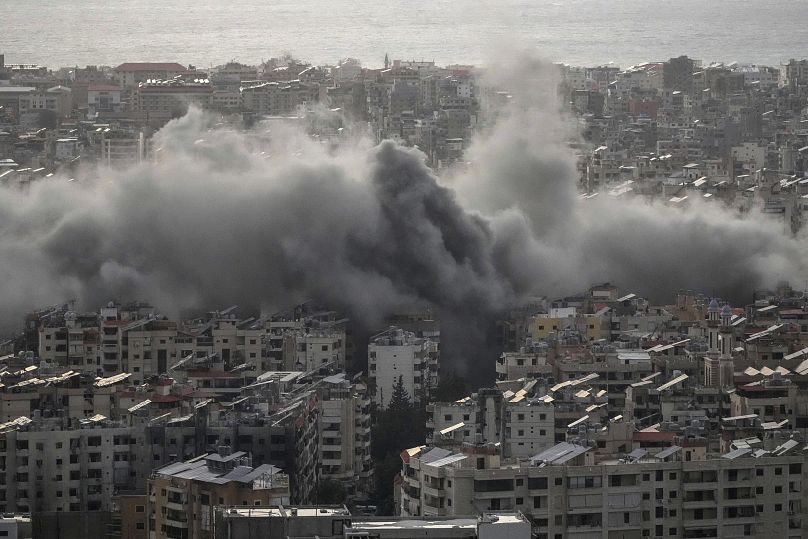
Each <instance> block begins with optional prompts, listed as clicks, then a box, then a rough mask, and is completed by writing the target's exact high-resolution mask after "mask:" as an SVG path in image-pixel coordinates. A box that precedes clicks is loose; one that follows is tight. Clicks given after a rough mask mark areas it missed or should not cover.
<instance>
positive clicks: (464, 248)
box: [0, 57, 807, 370]
mask: <svg viewBox="0 0 808 539" xmlns="http://www.w3.org/2000/svg"><path fill="white" fill-rule="evenodd" d="M517 67H518V69H516V68H517ZM487 73H488V75H487V76H488V77H489V78H488V79H487V80H489V81H496V82H497V84H498V85H500V86H504V87H505V88H506V89H507V90H508V91H509V92H510V93H511V99H510V100H508V104H507V105H506V107H505V108H504V109H503V110H501V111H500V114H499V116H498V119H497V120H496V122H492V124H491V125H489V126H488V127H487V128H486V129H484V130H483V133H482V135H480V137H479V139H478V140H477V141H476V142H475V144H474V145H473V147H472V148H471V150H470V152H469V160H470V163H469V165H468V166H467V167H466V169H465V170H463V171H460V172H456V173H454V174H452V175H451V176H450V177H447V178H446V179H444V180H439V179H438V178H437V177H436V176H435V175H434V174H433V173H432V172H431V171H430V169H429V168H427V167H426V166H425V164H424V162H423V156H422V154H421V153H420V152H419V151H418V150H415V149H407V148H403V147H400V146H397V145H395V144H394V143H392V142H384V143H382V144H380V145H378V146H375V147H374V146H372V145H370V144H368V143H367V142H366V141H357V142H355V143H353V144H350V145H345V146H344V147H341V148H340V149H338V150H336V151H327V150H326V149H324V148H323V147H322V146H321V145H317V144H314V143H313V142H311V141H309V140H307V139H306V137H304V136H302V135H299V134H292V133H285V134H283V135H279V134H278V133H277V132H276V133H274V135H273V136H272V138H271V141H272V142H271V144H270V146H269V147H263V146H261V145H260V144H259V143H258V142H257V138H258V137H257V136H256V134H255V133H237V132H234V131H230V130H226V129H218V130H212V129H211V127H210V118H208V117H206V116H205V115H204V114H203V113H201V112H200V111H197V110H191V111H190V112H189V114H188V115H187V116H185V117H183V118H181V119H178V120H175V121H173V122H171V123H169V124H168V125H167V126H166V127H165V128H164V129H163V130H162V131H161V132H160V133H158V135H157V137H156V142H155V146H156V147H159V148H160V151H159V152H158V155H159V156H160V157H159V159H158V161H157V162H156V163H149V164H144V165H141V166H137V167H133V168H130V169H128V170H124V171H111V170H104V169H98V170H96V171H94V172H93V173H92V174H88V175H87V177H85V178H83V179H81V178H80V179H79V180H78V181H73V182H68V181H67V180H66V179H65V178H59V177H54V178H51V179H48V180H43V181H40V182H37V183H34V184H32V185H31V186H30V188H29V189H28V190H27V191H25V192H23V191H21V190H19V189H17V188H0V230H1V231H2V232H1V233H0V275H2V276H3V279H4V283H3V293H2V317H1V318H2V319H3V322H4V325H5V326H6V327H8V324H9V323H10V321H12V320H19V317H20V316H21V315H22V313H23V312H25V311H26V310H28V309H31V308H33V307H37V306H42V305H47V304H53V303H56V302H59V301H64V300H66V299H69V298H77V299H78V300H79V304H80V307H82V308H86V309H94V308H96V307H97V306H98V305H99V304H102V303H105V302H106V301H108V300H109V299H110V298H119V299H121V300H131V299H143V300H147V301H150V302H152V303H153V304H155V305H156V306H158V307H159V308H160V309H162V312H164V313H166V314H170V315H176V314H178V313H179V312H184V311H187V310H189V309H209V308H217V307H221V306H225V305H230V304H233V303H239V304H242V305H255V306H258V305H260V306H262V307H264V308H265V309H268V310H271V309H273V308H277V309H280V308H283V307H286V306H288V305H290V304H293V303H295V302H298V301H302V300H305V299H317V300H321V301H324V302H326V303H328V304H330V305H333V306H335V307H339V308H342V309H345V310H346V311H347V312H348V313H349V314H350V315H351V316H352V317H353V318H354V319H357V320H359V321H360V322H362V323H364V324H365V325H366V326H368V327H373V326H376V325H378V324H380V323H381V320H382V318H383V317H384V316H385V315H387V314H390V313H392V312H394V311H395V310H396V309H399V308H403V307H409V306H412V305H424V304H430V305H432V306H433V307H434V308H436V309H437V310H438V312H440V313H441V316H443V317H444V318H446V319H447V328H451V329H447V337H448V339H449V340H450V341H453V342H455V344H460V343H462V342H467V343H475V342H479V341H474V340H469V339H468V337H470V335H462V333H463V331H467V332H468V333H472V332H476V331H477V330H480V329H481V328H482V329H485V327H486V323H485V322H484V321H487V320H490V317H492V316H495V315H496V314H497V313H498V312H499V311H501V310H502V309H505V308H507V307H509V306H512V305H515V304H517V303H518V302H519V301H520V299H522V298H525V297H527V296H529V295H533V294H548V295H551V296H557V295H561V294H565V293H570V292H575V291H579V290H581V289H584V288H585V287H587V286H588V285H590V284H591V283H592V282H596V281H603V280H611V281H613V282H616V283H618V284H620V285H622V286H623V287H625V288H630V289H632V290H634V291H636V292H639V293H644V294H649V295H651V296H652V297H653V296H655V295H657V297H658V295H659V293H661V295H662V296H663V297H664V296H667V295H668V294H670V293H672V291H673V290H675V289H677V288H682V287H685V288H687V287H689V288H696V289H700V290H704V291H706V292H711V293H715V294H718V295H721V296H723V297H728V298H734V299H737V300H741V299H743V298H745V297H746V296H748V293H749V292H751V290H752V289H753V288H754V287H755V286H759V285H763V284H773V283H775V282H777V281H778V280H780V279H792V280H795V282H796V281H797V280H801V278H802V276H803V275H805V269H806V266H807V264H806V249H805V246H806V243H805V242H804V240H803V239H802V238H792V237H788V236H786V235H784V234H783V232H782V224H776V223H774V222H769V221H765V220H764V219H763V217H762V216H758V215H754V218H749V219H741V218H739V217H738V216H736V215H733V214H731V213H729V212H727V211H723V210H721V209H720V208H718V207H717V206H716V205H711V206H709V207H706V206H702V205H699V204H695V205H691V206H690V208H688V209H687V210H686V211H682V210H678V209H672V208H668V207H664V206H661V205H656V204H646V203H643V202H639V201H634V202H626V201H613V200H608V197H606V196H604V195H602V196H599V197H596V198H593V199H589V200H586V201H581V200H580V199H579V198H578V196H577V191H576V181H577V172H576V170H575V160H574V156H573V154H572V153H571V151H570V150H569V149H568V146H567V145H566V144H565V142H566V141H567V140H569V139H571V138H574V137H575V128H574V121H572V120H571V119H570V118H568V117H565V116H564V114H563V113H562V112H561V111H560V105H559V103H558V102H557V100H556V98H555V88H556V85H557V79H556V78H555V77H556V70H555V69H554V68H553V67H552V66H549V65H548V64H546V63H543V62H540V61H537V60H534V59H532V58H525V57H521V58H517V59H515V60H514V62H513V65H511V66H504V65H497V66H494V67H492V68H491V69H489V70H488V72H487ZM260 150H263V151H260ZM481 321H482V322H481ZM446 347H451V343H446ZM471 353H472V351H470V350H469V349H463V352H462V354H471ZM455 368H457V369H458V370H464V369H463V367H462V365H461V364H460V363H457V364H455Z"/></svg>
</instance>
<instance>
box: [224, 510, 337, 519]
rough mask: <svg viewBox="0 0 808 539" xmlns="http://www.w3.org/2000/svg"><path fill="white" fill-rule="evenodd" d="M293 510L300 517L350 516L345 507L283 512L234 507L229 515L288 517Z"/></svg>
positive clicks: (228, 512)
mask: <svg viewBox="0 0 808 539" xmlns="http://www.w3.org/2000/svg"><path fill="white" fill-rule="evenodd" d="M293 510H297V516H298V517H330V516H349V513H348V512H347V510H346V509H345V508H343V507H284V508H283V511H281V509H280V508H279V507H232V508H228V509H227V515H228V516H230V517H236V516H238V517H248V518H269V517H283V516H287V517H288V516H291V515H292V511H293Z"/></svg>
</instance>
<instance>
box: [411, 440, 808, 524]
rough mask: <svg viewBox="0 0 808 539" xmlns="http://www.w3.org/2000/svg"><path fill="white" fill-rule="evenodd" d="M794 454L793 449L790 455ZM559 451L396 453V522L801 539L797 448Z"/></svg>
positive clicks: (801, 470)
mask: <svg viewBox="0 0 808 539" xmlns="http://www.w3.org/2000/svg"><path fill="white" fill-rule="evenodd" d="M799 447H801V446H799ZM593 453H594V452H593V451H592V449H591V448H590V447H586V446H579V445H576V444H570V443H566V442H564V443H561V444H558V445H556V446H554V447H552V448H550V449H548V450H546V451H544V452H542V453H539V454H537V455H535V456H534V457H532V458H531V459H528V460H524V461H519V462H510V463H506V462H504V461H502V460H501V457H500V455H499V448H498V447H496V446H494V445H488V446H466V447H464V448H463V451H462V452H454V453H453V452H449V451H446V450H443V449H440V448H432V449H427V448H414V449H411V450H408V451H406V452H404V453H403V454H402V459H403V469H402V482H401V486H400V490H401V492H400V498H401V504H400V508H399V509H400V511H401V514H402V515H436V516H448V515H462V514H475V513H481V512H485V511H512V510H517V511H522V512H523V513H524V514H525V515H526V516H528V517H529V518H530V519H531V521H532V522H533V525H534V528H533V531H534V534H535V535H534V536H535V537H541V538H548V537H552V538H562V537H563V538H565V539H567V538H571V539H596V538H597V539H602V538H605V537H608V538H638V539H639V538H642V537H657V538H667V537H686V538H695V537H722V538H729V537H761V538H763V537H788V538H797V537H805V534H806V532H805V531H804V528H803V522H802V520H803V507H802V506H803V504H804V503H805V500H803V498H804V496H805V494H804V492H803V490H802V481H803V479H804V476H805V474H806V471H805V466H804V464H803V463H804V456H803V454H802V453H801V450H800V449H799V448H798V444H796V443H789V442H785V443H783V444H781V445H780V446H778V447H773V448H772V449H771V452H764V453H757V452H754V453H753V451H752V450H751V449H738V450H733V451H732V452H730V453H727V454H725V455H723V456H721V457H714V458H709V459H706V460H702V461H690V462H687V461H682V460H681V453H682V452H681V448H678V447H676V446H673V447H670V448H667V449H663V450H661V451H656V452H655V453H654V454H653V455H651V454H650V453H649V452H648V451H646V450H639V451H632V452H631V454H628V455H625V456H623V457H622V458H619V459H618V458H615V459H613V460H596V459H595V455H594V454H593Z"/></svg>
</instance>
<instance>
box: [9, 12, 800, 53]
mask: <svg viewBox="0 0 808 539" xmlns="http://www.w3.org/2000/svg"><path fill="white" fill-rule="evenodd" d="M806 21H808V1H805V0H754V1H750V0H668V1H663V0H609V1H606V0H429V1H414V2H405V1H402V0H327V1H326V0H295V1H288V0H280V1H273V0H241V1H232V2H228V1H223V0H130V1H123V0H76V1H68V0H36V1H35V2H32V1H31V0H4V1H3V2H2V16H0V53H2V52H5V53H6V62H9V63H23V62H25V63H40V64H44V65H47V66H49V67H59V66H73V65H79V66H83V65H86V64H102V65H115V64H118V63H120V62H124V61H144V60H151V61H161V60H162V61H175V60H176V61H180V62H183V63H194V64H196V65H198V66H200V67H207V66H211V65H216V64H220V63H223V62H225V61H228V60H230V59H234V58H235V59H237V60H239V61H241V62H245V63H257V62H259V61H260V60H261V59H266V58H269V57H272V56H278V55H281V54H283V53H284V52H291V53H293V54H294V55H295V56H297V57H300V58H302V59H306V60H309V61H312V62H314V63H333V62H336V61H337V60H338V59H340V58H344V57H349V56H350V57H354V58H359V59H361V60H362V61H363V62H364V63H365V64H366V65H370V66H377V65H379V64H381V63H382V60H383V58H384V54H385V53H389V54H390V56H391V58H407V59H417V60H421V59H424V60H435V61H437V62H438V63H441V64H446V63H455V62H458V63H484V62H485V61H487V60H489V59H490V58H491V57H492V53H491V50H492V48H493V47H496V46H500V45H502V44H503V43H507V44H509V45H514V44H515V45H518V46H520V47H528V48H535V49H536V50H538V51H540V52H541V53H542V54H543V55H544V56H545V57H547V58H549V59H551V60H554V61H563V62H566V63H571V64H577V65H594V64H601V63H608V62H615V63H617V64H619V65H621V66H623V67H626V66H628V65H631V64H634V63H639V62H642V61H648V60H663V59H667V58H668V57H670V56H671V55H679V54H688V55H690V56H692V57H696V58H700V59H703V60H705V61H707V62H709V61H713V60H720V61H727V62H729V61H733V60H737V61H742V62H753V63H760V64H769V65H777V64H779V63H780V62H783V61H787V60H788V59H789V58H790V57H800V56H801V55H802V56H805V55H806V54H808V51H806V46H807V45H808V24H806Z"/></svg>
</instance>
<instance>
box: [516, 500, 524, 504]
mask: <svg viewBox="0 0 808 539" xmlns="http://www.w3.org/2000/svg"><path fill="white" fill-rule="evenodd" d="M523 503H525V501H524V500H523V499H522V498H516V505H522V504H523Z"/></svg>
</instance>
